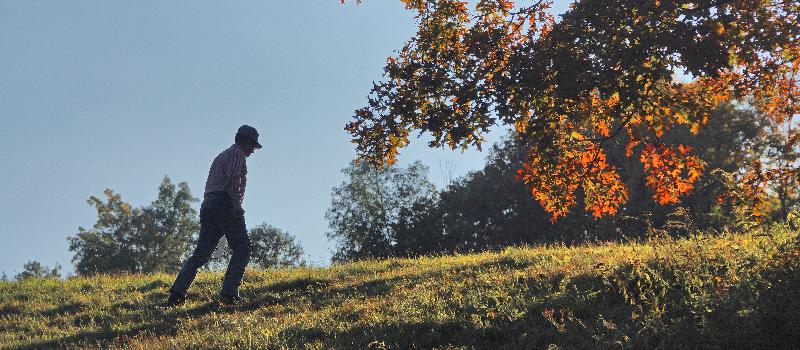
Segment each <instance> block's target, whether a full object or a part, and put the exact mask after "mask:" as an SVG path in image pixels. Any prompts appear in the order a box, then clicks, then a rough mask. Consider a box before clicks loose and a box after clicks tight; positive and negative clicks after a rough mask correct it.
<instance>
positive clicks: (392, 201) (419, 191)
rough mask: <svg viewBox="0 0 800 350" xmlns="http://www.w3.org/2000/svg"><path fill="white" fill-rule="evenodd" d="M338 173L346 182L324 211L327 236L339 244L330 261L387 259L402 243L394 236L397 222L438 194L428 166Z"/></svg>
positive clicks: (355, 166) (356, 166)
mask: <svg viewBox="0 0 800 350" xmlns="http://www.w3.org/2000/svg"><path fill="white" fill-rule="evenodd" d="M342 172H343V173H344V174H345V175H346V176H347V179H346V180H345V181H344V182H342V184H340V185H339V186H338V187H334V188H333V191H332V193H331V197H332V198H331V206H330V208H329V209H328V211H327V212H326V213H325V217H326V219H327V220H328V223H329V227H330V229H331V231H329V232H328V233H327V236H328V238H329V239H336V240H338V243H337V251H336V253H335V255H334V257H333V260H334V261H347V260H352V259H363V258H378V257H386V256H390V255H391V253H392V251H393V249H394V248H393V246H394V245H395V244H397V242H398V239H400V240H402V238H399V237H398V233H397V225H400V224H401V222H400V220H401V219H400V218H401V217H403V216H405V215H407V214H406V213H407V212H409V211H415V210H416V211H419V207H418V206H419V204H418V203H423V202H425V201H428V202H430V201H431V200H433V198H435V196H436V189H435V188H434V186H433V184H431V183H430V182H429V181H428V179H427V173H428V168H427V167H425V166H424V165H422V163H420V162H414V163H412V164H410V165H409V166H408V167H407V168H400V167H383V168H380V169H376V168H375V167H373V166H371V165H369V164H366V163H351V164H350V166H349V167H347V168H345V169H344V170H342ZM415 204H416V205H417V207H415Z"/></svg>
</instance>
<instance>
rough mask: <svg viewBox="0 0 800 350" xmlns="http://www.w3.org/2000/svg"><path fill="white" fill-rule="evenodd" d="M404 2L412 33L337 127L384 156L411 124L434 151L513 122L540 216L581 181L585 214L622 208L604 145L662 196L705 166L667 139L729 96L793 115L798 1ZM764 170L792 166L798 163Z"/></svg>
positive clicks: (567, 198) (366, 150) (389, 157)
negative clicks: (363, 102) (633, 164)
mask: <svg viewBox="0 0 800 350" xmlns="http://www.w3.org/2000/svg"><path fill="white" fill-rule="evenodd" d="M404 3H405V4H406V7H407V8H408V9H410V10H412V11H416V20H417V22H418V31H417V33H416V35H415V36H414V37H412V38H411V39H410V40H409V41H408V42H407V43H406V45H405V46H403V48H402V49H401V50H400V51H399V53H398V55H397V56H396V57H390V58H389V59H388V61H387V63H386V66H385V68H384V72H385V79H384V80H383V81H381V82H379V83H375V84H374V86H373V88H372V91H371V94H370V95H369V97H368V105H367V106H366V107H364V108H362V109H358V110H356V112H355V116H354V120H353V121H352V122H351V123H349V124H348V125H347V126H346V128H345V129H346V130H347V131H348V132H349V133H350V134H351V135H352V137H353V142H354V143H356V145H357V153H358V155H359V157H360V159H364V160H368V161H370V162H372V163H375V164H378V165H384V164H392V163H394V162H395V159H396V156H397V154H398V150H399V149H400V148H402V147H404V146H406V145H407V144H408V143H409V135H410V134H411V133H412V132H414V131H419V132H423V133H430V134H431V135H432V137H433V140H432V141H431V142H430V144H429V145H430V146H432V147H441V146H448V147H451V148H466V147H472V146H475V147H480V146H481V143H482V142H483V135H484V134H485V133H486V132H487V131H488V130H489V129H490V128H491V127H493V126H495V125H498V124H504V125H509V126H513V127H514V128H515V129H516V130H517V131H518V133H519V135H520V137H521V138H522V139H524V140H525V143H526V144H527V145H528V146H529V150H528V154H527V157H526V161H525V162H524V163H523V164H522V166H521V168H520V169H519V178H520V179H521V180H522V181H523V182H524V183H525V184H527V185H528V186H529V189H530V190H531V193H532V194H533V196H534V197H535V198H536V200H537V201H538V202H539V203H540V204H541V205H542V207H543V208H544V209H545V210H546V211H547V212H548V213H550V214H551V215H552V216H551V220H552V221H555V220H557V219H558V218H561V217H565V216H566V215H567V214H568V213H569V212H570V210H571V208H572V207H573V206H575V205H576V204H577V200H578V198H577V195H578V194H577V192H578V190H579V189H581V190H582V193H583V195H582V196H583V198H581V199H582V201H583V203H584V207H585V210H587V211H588V212H590V213H591V214H592V215H593V216H595V217H602V216H607V215H613V214H616V213H617V212H618V211H619V210H620V208H621V206H623V205H624V203H626V202H627V200H628V199H629V195H630V189H629V188H628V187H627V186H625V184H624V181H623V180H622V179H621V177H620V172H619V165H618V164H616V163H614V162H612V161H611V160H610V159H609V157H608V149H609V147H614V148H617V149H618V150H620V151H624V154H625V156H626V157H635V158H638V159H639V160H640V161H641V162H642V163H643V164H644V165H645V166H644V169H643V175H644V179H645V183H646V185H647V186H648V187H649V188H650V189H651V191H652V192H653V199H654V200H655V201H656V202H658V203H659V204H672V203H677V202H678V201H679V200H680V198H681V197H683V196H685V195H686V194H688V193H690V192H691V191H692V190H693V189H694V188H695V186H696V184H697V182H698V181H699V179H700V177H701V174H702V173H703V170H704V168H705V166H704V164H703V162H702V161H701V160H700V158H698V156H697V155H696V154H694V150H693V149H692V148H691V147H687V146H686V145H683V144H670V143H667V142H665V135H668V134H669V133H671V132H672V131H673V130H674V129H676V128H677V127H678V126H685V127H687V128H689V129H690V131H691V132H693V133H697V132H698V131H699V130H700V129H701V128H702V127H703V126H705V125H706V124H707V123H708V122H709V118H710V116H711V115H710V113H711V111H712V110H713V109H714V108H715V107H716V106H718V105H719V104H720V103H721V102H723V101H727V100H730V99H740V100H747V101H748V102H749V103H750V104H751V105H752V106H753V107H755V108H756V109H758V110H759V111H762V112H763V113H762V114H760V116H763V117H765V118H769V119H772V120H775V121H779V122H780V121H785V120H787V119H788V120H791V119H792V117H793V116H794V115H796V114H797V113H798V111H800V96H799V94H800V89H799V88H798V84H797V75H798V74H797V73H798V70H800V23H798V13H799V12H800V5H798V3H797V1H795V0H772V1H751V0H692V1H690V0H681V1H660V0H651V1H641V0H619V1H615V2H609V1H599V0H583V1H576V2H575V3H573V4H572V6H571V8H570V10H568V11H567V12H566V13H565V14H563V16H562V19H561V21H559V22H556V21H555V20H554V17H553V16H552V15H551V14H550V13H549V11H548V8H549V3H548V2H547V1H541V0H540V1H519V2H518V4H517V5H515V4H514V2H512V1H509V0H480V1H477V3H476V4H475V7H474V10H472V11H470V10H469V9H468V8H467V2H462V1H458V0H404ZM676 71H685V72H687V73H688V74H690V75H691V76H692V77H694V78H695V79H694V80H693V81H691V82H682V81H679V80H676V79H675V78H674V74H675V72H676ZM620 139H624V140H625V142H615V141H618V140H620ZM776 169H777V170H776V171H773V172H772V173H773V174H776V176H780V177H783V178H791V177H792V176H794V177H795V178H796V177H797V176H798V168H797V167H796V166H795V167H787V168H783V169H780V168H776Z"/></svg>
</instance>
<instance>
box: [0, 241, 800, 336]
mask: <svg viewBox="0 0 800 350" xmlns="http://www.w3.org/2000/svg"><path fill="white" fill-rule="evenodd" d="M797 234H798V232H797V231H792V230H790V229H788V228H786V227H781V226H779V227H773V228H772V229H770V230H768V231H756V232H751V233H749V234H740V235H723V236H706V235H698V236H694V237H690V238H685V239H681V240H670V239H651V240H649V241H646V242H640V243H629V244H602V245H591V246H579V247H562V246H549V247H528V248H513V249H507V250H505V251H503V252H499V253H484V254H474V255H462V256H445V257H426V258H420V259H390V260H381V261H369V262H359V263H353V264H347V265H340V266H334V267H331V268H299V269H286V270H270V271H248V272H247V274H246V278H245V281H244V284H243V286H242V291H241V292H242V295H243V296H244V297H246V298H247V300H248V302H246V303H245V304H243V305H241V306H235V307H224V306H219V305H217V303H216V302H215V301H214V300H215V294H216V293H217V290H218V288H219V285H220V279H221V274H219V273H204V274H200V275H199V276H198V279H197V281H196V282H195V284H194V285H193V286H192V289H191V291H190V294H189V302H188V303H187V304H185V305H183V306H181V307H178V308H175V309H163V308H160V307H159V306H160V305H161V304H162V303H163V301H164V299H165V293H166V290H167V289H168V288H169V285H170V282H171V281H172V278H173V277H174V276H173V275H169V274H155V275H127V276H99V277H92V278H71V279H69V280H66V281H58V280H27V281H22V282H18V283H2V284H0V344H2V345H0V346H2V347H5V348H21V349H28V348H96V347H103V348H138V349H160V348H164V349H167V348H183V349H198V348H263V349H303V348H306V349H331V348H336V349H433V348H435V349H574V348H607V349H619V348H628V349H641V348H672V349H687V348H720V349H731V348H747V349H775V348H795V347H796V346H797V345H796V344H800V322H799V321H800V270H798V268H799V267H800V266H799V265H800V249H799V248H798V244H797Z"/></svg>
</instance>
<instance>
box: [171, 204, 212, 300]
mask: <svg viewBox="0 0 800 350" xmlns="http://www.w3.org/2000/svg"><path fill="white" fill-rule="evenodd" d="M210 214H211V213H205V212H203V209H202V208H201V212H200V236H199V237H198V239H197V247H195V249H194V252H192V256H191V257H189V259H188V260H186V262H185V263H184V264H183V268H181V271H180V272H178V277H176V278H175V283H173V284H172V288H170V289H169V291H170V292H171V293H175V294H178V295H180V296H186V291H187V290H189V286H190V285H191V284H192V282H193V281H194V278H195V276H197V270H198V269H199V268H200V267H202V266H203V265H205V264H206V263H207V262H208V260H209V259H210V258H211V254H212V253H214V250H215V249H216V248H217V244H218V243H219V240H220V239H221V238H222V232H220V230H219V227H218V220H216V219H215V218H213V217H212V216H211V215H210Z"/></svg>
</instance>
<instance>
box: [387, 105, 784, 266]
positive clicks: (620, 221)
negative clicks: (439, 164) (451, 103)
mask: <svg viewBox="0 0 800 350" xmlns="http://www.w3.org/2000/svg"><path fill="white" fill-rule="evenodd" d="M761 120H763V119H761V118H758V117H756V116H755V112H754V111H753V110H751V109H747V108H744V107H743V106H739V107H738V108H737V106H736V105H734V104H732V103H726V104H723V105H720V106H719V107H718V108H717V109H715V110H714V111H712V113H711V118H710V120H709V124H708V127H707V128H703V129H701V130H699V132H698V134H694V133H692V132H691V131H690V130H689V129H688V128H676V129H675V130H673V132H671V133H670V134H669V135H665V137H664V140H665V142H669V143H672V144H677V143H679V144H682V145H686V146H685V147H691V148H693V149H695V150H696V151H695V154H696V155H695V156H696V157H697V158H699V160H700V161H702V162H703V164H704V166H705V167H706V169H707V170H708V171H709V172H714V173H717V172H724V173H732V174H736V173H740V172H744V171H745V170H746V169H747V167H748V164H749V163H750V162H751V161H752V160H753V159H759V158H762V157H763V156H764V155H765V154H766V153H765V148H766V147H767V144H768V140H769V138H770V135H771V130H770V128H769V127H767V126H764V125H760V124H759V121H761ZM621 142H624V140H621ZM527 151H528V146H527V145H526V144H525V143H523V142H521V140H520V139H519V138H517V137H514V136H513V135H508V136H506V137H505V138H504V139H503V140H502V141H501V142H500V143H498V144H495V145H493V146H492V149H491V150H490V152H489V156H488V157H487V160H486V165H485V166H484V167H483V169H481V170H478V171H474V172H471V173H468V174H467V175H465V176H463V177H461V178H459V179H457V180H456V181H454V182H453V183H452V184H451V185H450V186H448V187H447V188H445V189H443V190H442V191H441V192H440V193H439V198H440V199H439V200H438V201H433V202H432V203H430V204H426V205H421V206H420V207H419V209H418V210H414V211H409V212H408V213H406V215H405V216H403V217H402V218H401V222H402V223H403V225H400V226H399V227H398V236H400V237H403V241H404V242H407V243H404V244H398V246H397V247H396V248H397V249H396V251H395V254H396V255H398V256H416V255H420V254H433V253H453V252H471V251H483V250H498V249H503V248H505V247H508V246H514V245H521V244H537V243H548V242H560V243H567V244H575V243H582V242H590V241H596V240H603V241H608V240H618V239H619V238H620V237H621V236H623V237H627V238H641V237H644V236H645V233H646V230H648V229H658V228H660V227H662V226H664V225H667V221H668V216H669V215H670V213H673V212H674V211H676V210H682V211H683V212H684V213H685V215H686V220H687V221H691V222H692V223H693V225H694V226H695V227H698V228H701V229H704V230H708V229H715V230H725V229H726V228H729V229H733V228H734V227H735V226H736V220H735V219H736V215H741V213H739V212H738V211H735V210H734V208H731V206H730V205H728V204H723V205H720V204H718V203H717V202H716V200H715V198H716V196H718V195H720V194H722V193H725V191H726V186H725V184H724V183H723V182H721V181H720V180H722V178H721V177H719V176H709V177H704V178H702V179H699V180H698V181H697V182H696V183H695V184H694V185H693V186H694V188H693V189H692V192H691V193H689V194H687V195H684V196H682V197H681V198H680V200H679V202H677V203H674V204H668V205H660V204H658V203H656V202H654V201H653V200H652V197H653V195H654V192H653V191H652V190H651V189H650V188H649V187H648V186H647V185H646V181H647V180H646V179H645V178H644V176H643V173H642V171H641V169H643V168H644V167H645V165H644V164H643V162H641V161H640V160H639V159H637V158H634V157H626V156H625V154H624V152H625V151H624V150H622V149H615V148H610V149H609V150H608V151H607V152H606V154H607V155H608V159H609V161H611V162H614V163H617V164H620V165H621V167H620V170H619V174H620V178H621V180H622V181H623V183H624V184H625V186H626V187H627V188H628V189H629V191H630V192H629V199H628V202H627V203H626V205H625V206H624V207H622V208H620V212H619V215H618V216H617V217H610V218H599V219H598V218H596V217H594V216H593V215H591V214H590V213H587V212H586V211H584V210H577V211H573V212H570V213H568V214H567V215H566V216H565V217H564V218H563V219H561V220H559V221H558V222H556V223H554V224H553V225H551V224H550V223H549V222H548V221H549V220H548V219H549V218H550V217H551V215H550V214H548V213H546V212H545V211H544V210H543V209H542V208H541V207H540V206H539V205H537V204H536V203H533V202H532V201H531V200H530V192H529V191H528V189H526V186H525V185H524V184H522V183H520V182H518V181H515V180H514V178H515V176H516V169H518V168H520V167H521V166H522V164H523V163H524V162H525V157H526V154H527ZM576 198H577V204H576V206H577V207H578V208H579V209H580V208H583V207H584V206H590V205H591V204H590V203H586V202H585V201H584V200H583V193H582V192H581V191H578V192H577V193H576ZM673 231H675V230H673ZM675 232H678V231H675Z"/></svg>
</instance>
